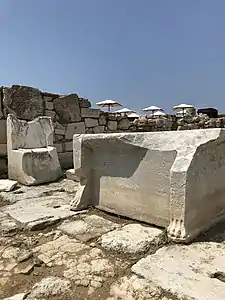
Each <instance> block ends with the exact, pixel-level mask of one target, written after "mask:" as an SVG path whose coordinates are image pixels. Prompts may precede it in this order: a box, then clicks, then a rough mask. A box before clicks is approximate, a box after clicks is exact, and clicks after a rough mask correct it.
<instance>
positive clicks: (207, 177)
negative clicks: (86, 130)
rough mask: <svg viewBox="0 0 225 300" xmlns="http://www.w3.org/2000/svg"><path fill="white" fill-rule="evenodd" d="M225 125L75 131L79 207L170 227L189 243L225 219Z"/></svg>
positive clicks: (74, 206)
mask: <svg viewBox="0 0 225 300" xmlns="http://www.w3.org/2000/svg"><path fill="white" fill-rule="evenodd" d="M224 153H225V129H209V130H193V131H176V132H155V133H118V134H99V135H74V170H75V175H76V177H78V178H79V180H80V188H79V190H78V192H77V194H76V196H75V199H74V201H72V202H71V208H72V209H73V210H79V209H84V208H87V207H88V206H90V205H92V206H93V205H94V206H96V207H98V208H100V209H103V210H106V211H109V212H113V213H116V214H120V215H123V216H126V217H130V218H133V219H136V220H139V221H145V222H147V223H150V224H155V225H158V226H162V227H168V235H169V237H170V238H171V239H173V240H175V241H182V242H188V241H190V240H192V239H193V238H195V237H196V235H198V234H199V233H200V232H202V231H204V230H206V229H208V228H209V227H211V226H212V225H214V224H215V223H217V222H218V221H220V220H222V219H224V218H225V212H224V207H225V186H224V180H223V178H224V174H225V154H224Z"/></svg>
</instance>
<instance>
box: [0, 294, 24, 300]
mask: <svg viewBox="0 0 225 300" xmlns="http://www.w3.org/2000/svg"><path fill="white" fill-rule="evenodd" d="M26 295H27V294H25V293H21V294H17V295H14V296H12V297H9V298H4V299H3V300H24V299H25V298H26Z"/></svg>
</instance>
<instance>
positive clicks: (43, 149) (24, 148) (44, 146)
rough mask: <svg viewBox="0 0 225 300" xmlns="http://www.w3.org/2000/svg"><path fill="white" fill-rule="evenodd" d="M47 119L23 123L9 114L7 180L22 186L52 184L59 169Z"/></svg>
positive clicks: (52, 131) (49, 122) (49, 120)
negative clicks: (14, 181)
mask: <svg viewBox="0 0 225 300" xmlns="http://www.w3.org/2000/svg"><path fill="white" fill-rule="evenodd" d="M53 133H54V128H53V124H52V120H51V118H50V117H38V118H37V119H35V120H33V121H30V122H26V121H24V120H18V119H17V118H16V117H15V116H14V115H12V114H9V115H8V118H7V152H8V176H9V179H13V180H16V181H18V182H20V183H22V184H25V185H37V184H41V183H45V182H50V181H54V180H56V179H57V178H58V177H59V176H60V175H61V167H60V164H59V160H58V155H57V151H56V148H55V147H54V146H53Z"/></svg>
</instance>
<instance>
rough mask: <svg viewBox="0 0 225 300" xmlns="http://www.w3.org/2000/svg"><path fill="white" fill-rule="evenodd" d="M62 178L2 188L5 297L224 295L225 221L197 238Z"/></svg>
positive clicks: (198, 298)
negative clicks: (108, 206)
mask: <svg viewBox="0 0 225 300" xmlns="http://www.w3.org/2000/svg"><path fill="white" fill-rule="evenodd" d="M76 189H77V183H76V182H74V181H72V180H67V179H61V180H60V181H58V182H55V183H51V184H48V185H42V186H37V187H24V186H21V187H20V186H18V187H15V188H14V189H13V191H11V192H1V193H0V299H4V300H22V299H27V300H35V299H41V300H47V299H48V300H49V299H52V300H54V299H57V300H79V299H82V300H84V299H92V300H97V299H102V300H178V299H179V300H191V299H192V300H220V299H221V300H224V299H225V224H219V225H218V226H217V227H216V228H214V229H212V230H211V231H209V232H207V233H205V234H204V235H202V236H201V237H199V239H198V240H196V241H195V242H194V243H192V244H191V245H174V244H172V243H169V242H168V241H167V238H166V234H165V231H164V230H162V229H159V228H155V227H150V226H147V225H146V224H141V223H138V222H135V221H132V220H127V219H124V218H119V217H118V216H112V215H109V214H106V213H103V212H100V211H98V210H95V209H90V210H88V211H83V212H82V213H75V212H71V211H70V210H69V202H70V201H71V199H72V198H73V197H74V194H75V192H76Z"/></svg>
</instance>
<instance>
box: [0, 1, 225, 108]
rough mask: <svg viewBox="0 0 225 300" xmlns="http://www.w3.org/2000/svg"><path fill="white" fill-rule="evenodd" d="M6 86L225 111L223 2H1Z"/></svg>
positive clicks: (0, 77) (2, 81)
mask: <svg viewBox="0 0 225 300" xmlns="http://www.w3.org/2000/svg"><path fill="white" fill-rule="evenodd" d="M0 7H1V10H0V38H1V48H0V49H1V50H0V54H1V55H0V85H12V84H21V85H30V86H34V87H38V88H40V89H41V90H45V91H50V92H56V93H70V92H77V93H78V94H79V95H80V96H83V97H87V98H89V99H90V100H91V101H92V102H93V103H95V102H97V101H101V100H105V99H116V100H118V101H120V102H122V103H123V104H124V106H127V107H129V108H132V109H136V110H137V111H139V110H140V109H141V108H143V107H145V106H148V105H158V106H161V107H163V108H164V109H165V110H166V111H168V112H169V111H171V107H172V106H173V105H174V104H178V103H183V102H184V103H192V104H195V105H196V106H197V107H202V106H210V107H211V106H213V107H217V108H218V109H219V110H220V111H221V112H225V1H224V0H0Z"/></svg>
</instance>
